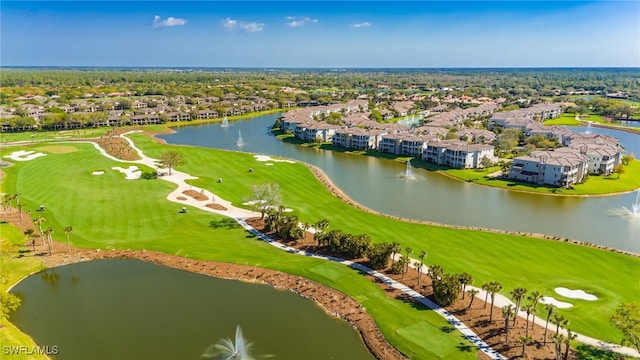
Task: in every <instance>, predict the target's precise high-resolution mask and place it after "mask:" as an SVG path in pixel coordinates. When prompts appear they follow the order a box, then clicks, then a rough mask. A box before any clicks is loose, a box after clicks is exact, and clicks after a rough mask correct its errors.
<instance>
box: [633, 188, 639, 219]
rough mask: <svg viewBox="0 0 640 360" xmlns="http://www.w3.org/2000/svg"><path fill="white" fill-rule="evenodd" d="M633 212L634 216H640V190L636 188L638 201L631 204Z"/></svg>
mask: <svg viewBox="0 0 640 360" xmlns="http://www.w3.org/2000/svg"><path fill="white" fill-rule="evenodd" d="M631 213H632V215H633V216H638V217H640V190H636V202H635V204H631Z"/></svg>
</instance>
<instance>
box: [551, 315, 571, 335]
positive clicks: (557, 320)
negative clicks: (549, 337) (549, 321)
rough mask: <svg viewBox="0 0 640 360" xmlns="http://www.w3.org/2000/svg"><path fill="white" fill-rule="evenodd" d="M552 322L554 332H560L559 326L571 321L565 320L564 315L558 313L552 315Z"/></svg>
mask: <svg viewBox="0 0 640 360" xmlns="http://www.w3.org/2000/svg"><path fill="white" fill-rule="evenodd" d="M553 322H555V323H556V334H558V333H559V332H560V327H561V326H567V325H569V324H570V323H571V322H570V321H569V320H567V319H566V318H565V317H564V316H562V315H560V314H555V315H553Z"/></svg>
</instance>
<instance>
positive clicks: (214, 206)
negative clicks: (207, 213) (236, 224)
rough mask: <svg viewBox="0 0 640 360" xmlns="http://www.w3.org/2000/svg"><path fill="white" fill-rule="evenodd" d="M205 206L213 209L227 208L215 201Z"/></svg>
mask: <svg viewBox="0 0 640 360" xmlns="http://www.w3.org/2000/svg"><path fill="white" fill-rule="evenodd" d="M205 206H206V207H208V208H209V209H214V210H227V208H226V207H224V206H222V205H220V204H216V203H209V204H207V205H205Z"/></svg>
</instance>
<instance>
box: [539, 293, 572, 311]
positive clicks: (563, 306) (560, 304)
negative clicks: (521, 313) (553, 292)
mask: <svg viewBox="0 0 640 360" xmlns="http://www.w3.org/2000/svg"><path fill="white" fill-rule="evenodd" d="M540 302H541V303H542V304H553V305H555V306H556V307H557V308H558V309H567V308H570V307H573V304H571V303H568V302H563V301H558V300H556V298H554V297H553V296H543V297H542V299H540Z"/></svg>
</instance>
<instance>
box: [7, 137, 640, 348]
mask: <svg viewBox="0 0 640 360" xmlns="http://www.w3.org/2000/svg"><path fill="white" fill-rule="evenodd" d="M131 137H132V138H133V139H134V140H135V141H136V143H137V144H138V145H139V146H140V147H141V148H142V149H143V150H144V151H145V153H146V154H147V155H149V156H152V157H158V156H159V154H160V153H162V152H164V151H166V150H167V149H169V148H174V149H177V150H179V151H180V152H181V153H183V154H184V157H185V160H186V161H187V162H186V164H185V165H183V166H180V167H179V168H178V170H182V171H186V172H188V173H190V174H192V175H196V176H200V179H198V180H194V181H193V184H194V185H196V186H202V187H205V188H207V189H209V190H211V191H212V192H214V193H215V194H216V195H219V196H222V197H223V198H225V199H227V200H231V201H233V203H234V204H236V205H239V204H241V203H242V202H243V198H245V197H246V196H247V195H249V194H250V186H251V185H252V184H260V183H264V182H277V183H279V184H280V187H281V189H282V192H283V198H284V204H285V205H286V206H287V207H290V208H293V209H294V210H295V213H296V214H298V215H299V216H300V218H301V220H302V221H305V222H315V221H317V220H319V219H321V218H327V219H329V220H330V229H344V230H346V231H349V232H353V233H363V232H366V233H368V234H369V235H371V236H372V238H373V239H374V241H377V242H381V241H398V242H400V243H401V244H402V246H403V247H405V246H411V247H412V248H413V249H414V252H417V251H420V250H425V251H426V252H427V253H428V256H427V264H438V265H441V266H443V267H444V269H445V270H447V271H451V272H457V273H459V272H465V271H466V272H469V273H470V274H472V275H473V277H474V279H475V284H476V285H481V284H483V283H485V282H488V281H494V280H495V281H499V282H501V283H502V285H503V286H504V290H503V293H505V294H507V293H508V291H510V290H511V289H513V288H514V287H526V288H528V289H529V290H540V291H542V292H543V293H544V294H547V295H554V293H553V288H555V287H556V286H568V287H574V288H580V289H583V290H585V291H587V292H590V293H594V294H595V295H596V296H598V297H599V300H598V301H594V302H589V303H587V302H579V301H571V302H573V303H575V304H576V306H575V308H573V309H571V310H569V311H565V310H563V311H561V312H562V313H563V314H565V315H566V316H567V318H569V319H571V328H572V330H575V331H578V332H581V333H584V334H586V335H590V336H594V337H597V338H601V339H604V340H608V341H617V340H618V339H619V334H618V333H617V331H616V330H615V329H614V328H613V327H612V326H611V325H610V324H609V321H608V317H609V315H610V314H611V313H612V312H613V309H614V308H615V307H616V306H617V305H618V304H619V303H620V302H624V301H632V300H634V299H635V298H636V297H637V294H638V293H639V292H640V282H639V281H638V279H637V274H638V273H639V272H640V259H638V258H633V257H630V256H625V255H621V254H616V253H611V252H605V251H601V250H597V249H593V248H587V247H580V246H575V245H571V244H567V243H561V242H554V241H547V240H538V239H533V238H527V237H522V236H514V235H501V234H494V233H485V232H477V231H470V230H454V229H449V228H444V227H432V226H425V225H417V224H411V223H405V222H400V221H396V220H392V219H390V218H386V217H380V216H376V215H372V214H369V213H366V212H363V211H360V210H357V209H355V208H353V207H351V206H348V205H346V204H345V203H343V202H342V201H340V200H338V199H337V198H336V197H334V196H333V195H331V194H330V193H329V192H328V191H327V190H326V189H325V187H324V186H323V185H322V184H321V183H320V182H319V181H317V180H316V179H315V177H314V176H313V175H312V173H311V172H310V171H309V170H308V169H306V167H305V166H304V165H302V164H299V163H295V164H289V163H276V164H275V165H274V166H266V165H264V163H261V162H257V161H256V160H255V159H254V158H253V156H252V155H250V154H244V153H237V152H226V151H220V150H212V149H201V148H196V147H181V146H168V145H160V144H157V143H155V142H153V141H152V140H151V139H149V138H147V137H146V136H144V135H132V136H131ZM73 146H76V147H77V148H78V150H79V151H76V152H71V153H65V154H53V153H50V154H48V155H47V156H45V157H41V158H38V159H36V160H33V161H29V162H24V163H17V164H16V165H14V166H12V167H9V168H6V169H5V171H6V173H7V177H6V180H5V182H4V183H3V191H4V192H7V193H16V192H18V193H21V194H22V198H21V201H22V202H24V203H25V204H26V207H25V209H27V208H35V207H36V206H37V205H39V204H45V205H46V207H47V211H46V212H44V213H42V215H44V216H45V218H46V219H47V221H46V223H45V226H46V227H49V226H52V227H53V228H54V238H55V239H57V240H60V241H62V240H64V232H63V231H62V228H63V227H64V226H66V225H72V226H73V228H74V232H73V234H72V236H71V241H72V243H73V244H74V245H77V246H82V247H91V248H102V249H104V248H122V249H127V248H131V249H141V248H144V249H153V250H159V251H163V252H166V253H171V254H179V255H182V256H188V257H192V258H196V259H206V260H218V261H228V262H235V263H247V264H252V265H259V266H263V267H267V268H273V269H276V270H282V271H286V272H289V273H293V274H297V275H301V276H305V277H308V278H311V279H314V280H317V281H319V282H322V283H324V284H327V285H329V286H331V287H334V288H336V289H338V290H341V291H344V292H345V293H348V294H350V295H351V296H353V297H355V298H357V299H359V300H360V301H362V303H363V305H364V306H365V307H366V308H367V310H368V311H369V312H370V313H371V314H372V315H373V316H374V318H375V319H376V322H377V323H378V325H379V326H380V328H381V329H382V331H383V332H384V334H385V336H386V337H387V338H388V339H389V341H390V342H392V343H393V344H394V345H395V346H397V347H398V348H399V349H400V350H401V351H403V352H405V353H407V354H411V355H412V356H414V357H416V358H471V357H473V356H474V352H471V353H468V352H466V350H465V349H466V345H469V343H468V342H464V346H460V342H461V339H460V338H459V334H457V333H452V334H447V333H446V332H443V331H442V330H441V329H442V327H443V326H445V325H446V324H447V323H446V322H445V321H444V320H443V319H441V318H440V317H438V316H437V315H435V314H434V313H433V312H431V311H421V310H418V309H415V308H413V307H412V306H411V305H410V304H406V303H403V302H400V301H398V300H393V299H390V298H388V297H387V296H386V295H385V293H384V292H383V291H382V290H381V289H380V288H379V287H378V286H377V285H375V284H372V283H370V282H369V281H367V280H365V279H364V278H363V277H362V276H361V275H359V274H358V273H357V272H356V271H354V270H351V269H347V268H345V267H343V266H341V265H337V264H332V263H327V262H325V261H322V260H317V259H310V258H306V257H301V256H296V255H291V254H288V253H284V252H282V251H279V250H277V249H274V248H273V247H271V246H269V245H268V244H265V243H262V242H259V241H256V239H255V238H254V237H253V236H251V235H249V234H248V233H246V232H244V231H243V230H241V229H240V228H238V227H236V226H226V225H225V224H227V222H224V221H222V220H223V219H222V218H221V217H219V216H215V215H212V214H210V213H205V212H202V211H199V210H196V209H193V210H192V211H189V214H188V215H185V214H178V212H177V210H178V209H179V205H177V204H174V203H171V202H169V201H167V200H166V199H165V197H166V195H167V194H168V193H169V192H170V191H171V190H172V189H173V188H174V185H172V184H170V183H168V182H165V181H162V180H124V177H123V176H122V174H120V173H119V172H116V171H113V170H110V169H111V167H113V166H118V165H121V164H120V163H117V162H115V161H112V160H109V159H106V158H104V157H102V156H101V155H100V154H99V153H98V152H97V151H96V150H95V149H94V148H93V147H92V146H91V145H89V144H73ZM12 150H13V149H12ZM249 167H253V168H254V169H255V171H254V172H253V173H247V171H246V169H247V168H249ZM94 169H103V170H105V171H106V173H105V174H104V175H101V176H92V175H91V171H92V170H94ZM223 176H224V178H225V182H224V183H221V184H220V183H217V182H216V180H217V179H218V178H219V177H223ZM51 184H56V185H55V186H56V188H55V191H51ZM611 274H616V276H615V277H613V276H611ZM425 324H430V326H426V325H425ZM423 328H424V329H423ZM416 329H420V330H419V331H418V330H416ZM416 334H419V335H420V336H422V338H421V339H416V338H414V336H416ZM417 343H418V344H425V343H427V344H431V343H433V344H449V345H442V346H443V348H442V349H440V348H438V347H432V346H427V347H426V348H425V347H424V346H423V345H417ZM439 346H440V345H439ZM447 351H448V353H447ZM445 353H446V355H442V354H445Z"/></svg>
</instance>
